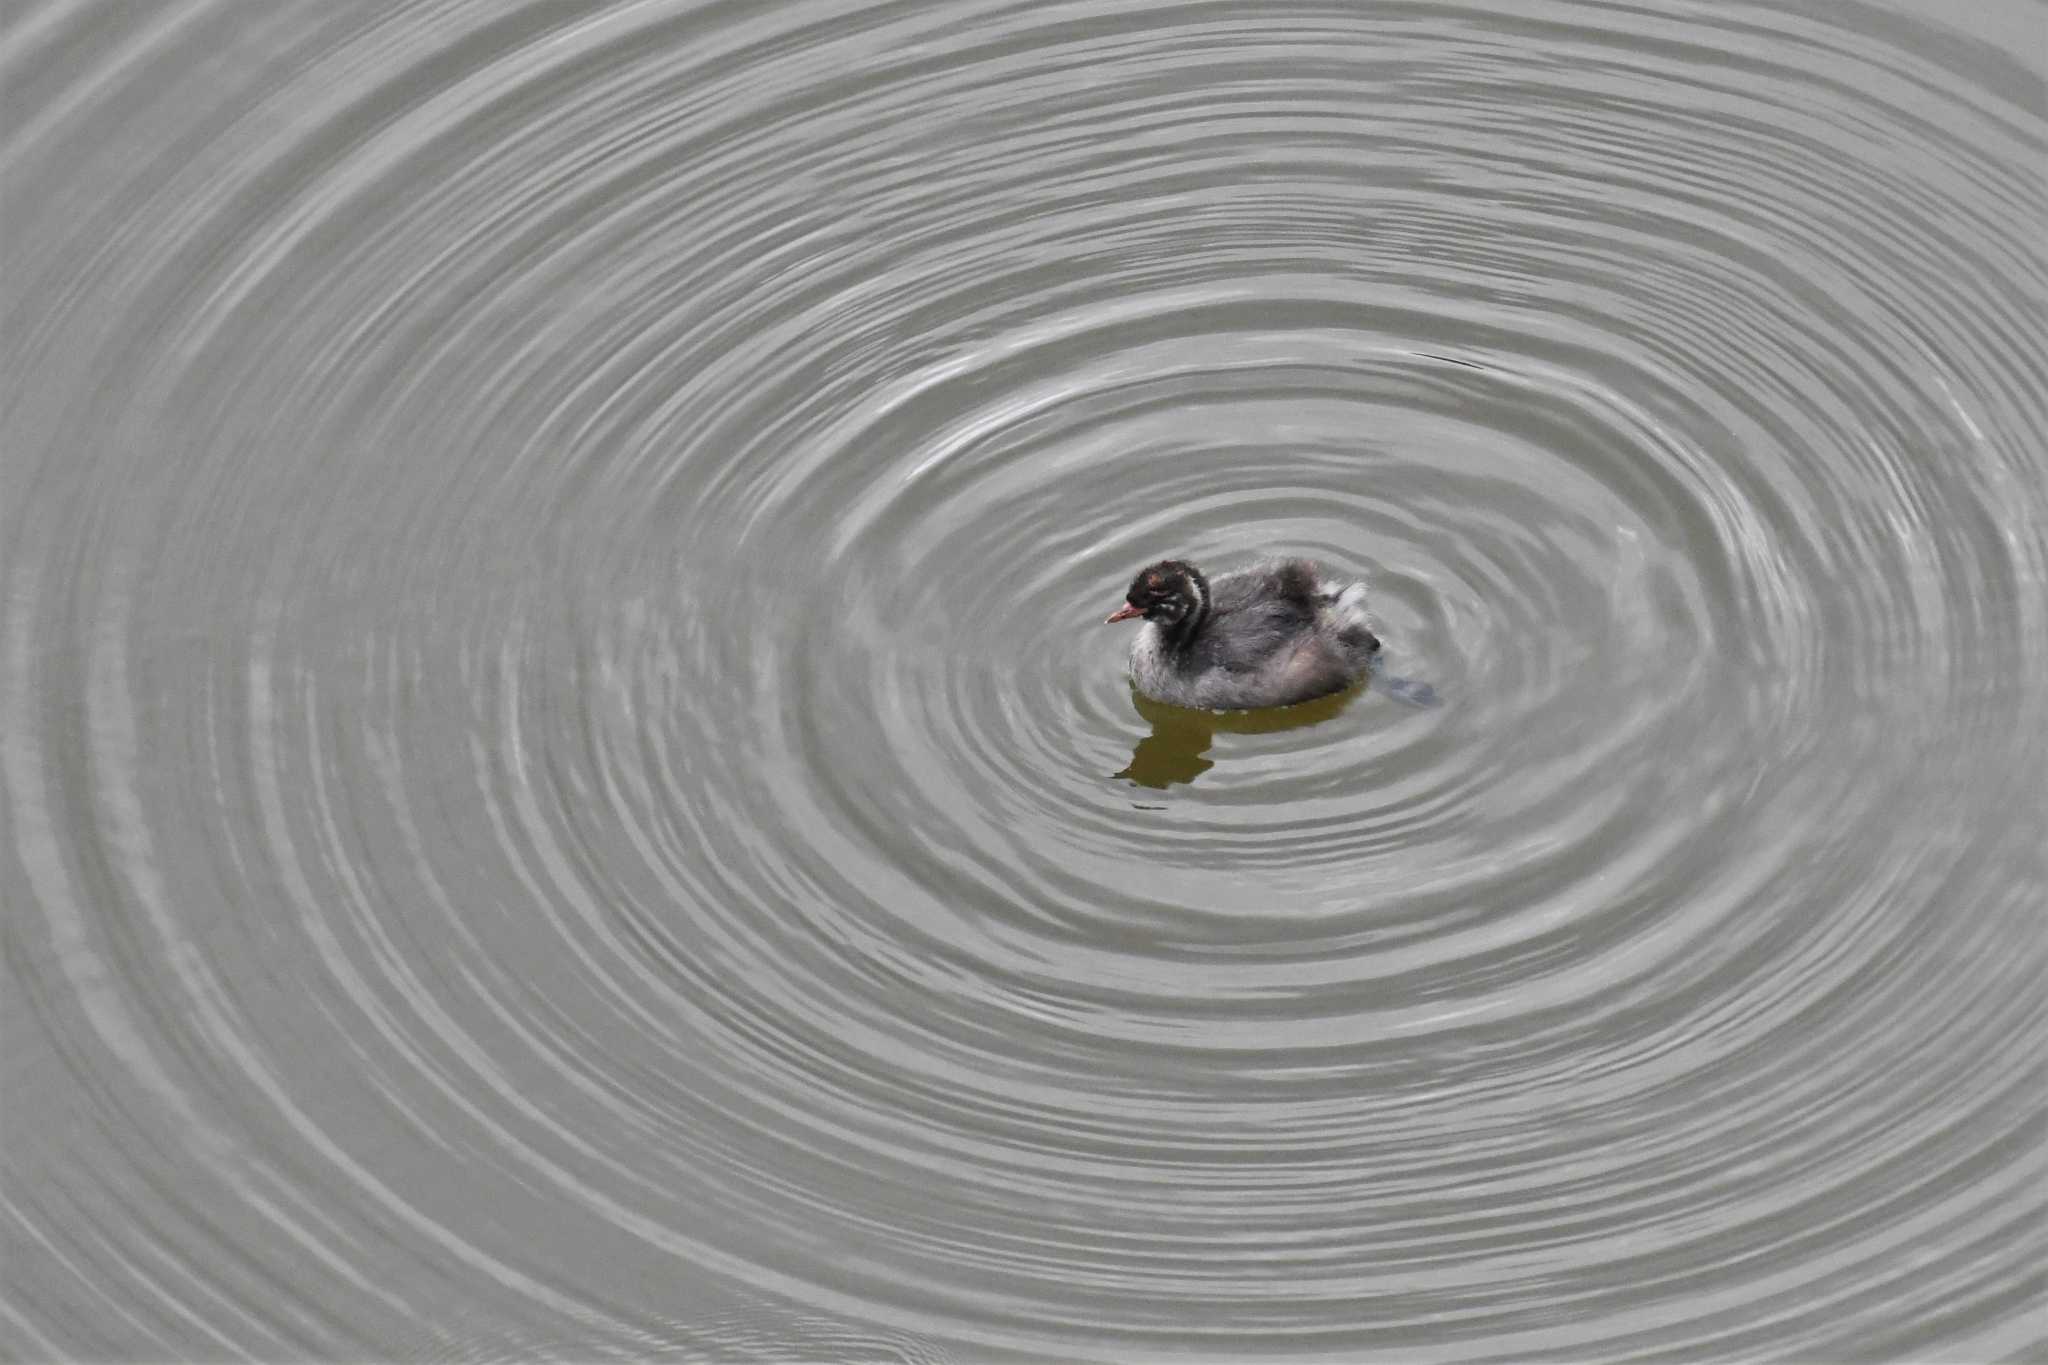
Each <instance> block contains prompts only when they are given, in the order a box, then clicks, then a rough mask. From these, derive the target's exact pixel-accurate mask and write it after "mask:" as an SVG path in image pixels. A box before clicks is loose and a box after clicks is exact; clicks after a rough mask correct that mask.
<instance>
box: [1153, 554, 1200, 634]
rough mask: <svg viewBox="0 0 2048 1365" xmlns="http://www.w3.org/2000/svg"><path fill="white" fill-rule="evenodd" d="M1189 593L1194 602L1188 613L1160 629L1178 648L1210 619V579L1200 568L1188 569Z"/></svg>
mask: <svg viewBox="0 0 2048 1365" xmlns="http://www.w3.org/2000/svg"><path fill="white" fill-rule="evenodd" d="M1188 595H1189V596H1190V597H1192V598H1194V602H1193V603H1192V604H1191V605H1190V606H1189V607H1188V614H1187V615H1185V616H1183V617H1181V618H1180V620H1178V621H1175V622H1173V623H1172V624H1170V625H1163V626H1161V627H1160V631H1161V633H1162V634H1164V635H1165V636H1166V638H1167V640H1168V641H1169V642H1170V643H1171V644H1173V645H1174V646H1175V647H1176V648H1179V647H1180V646H1183V645H1185V644H1187V642H1188V641H1190V640H1192V639H1194V638H1195V632H1197V631H1199V630H1200V629H1201V628H1202V623H1203V622H1204V621H1206V620H1208V619H1209V580H1208V579H1206V578H1204V577H1202V574H1201V571H1200V570H1199V569H1189V570H1188Z"/></svg>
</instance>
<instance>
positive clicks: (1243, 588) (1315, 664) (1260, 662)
mask: <svg viewBox="0 0 2048 1365" xmlns="http://www.w3.org/2000/svg"><path fill="white" fill-rule="evenodd" d="M1135 616H1142V617H1144V618H1145V624H1144V625H1143V626H1142V627H1140V628H1139V630H1138V638H1137V639H1136V640H1135V641H1134V642H1133V643H1132V645H1131V681H1133V682H1134V683H1136V684H1137V687H1138V691H1140V692H1141V693H1143V694H1144V695H1146V696H1148V697H1150V698H1152V699H1153V700H1154V701H1162V702H1166V703H1168V704H1169V705H1173V706H1189V707H1195V708H1198V709H1201V710H1206V711H1240V710H1250V709H1253V708H1256V707H1265V706H1292V705H1293V704H1294V703H1296V702H1302V701H1307V700H1309V699H1310V698H1312V697H1320V696H1324V695H1327V694H1328V693H1331V692H1341V691H1343V690H1344V689H1345V688H1347V687H1349V686H1351V685H1352V684H1353V683H1355V682H1357V681H1358V680H1359V679H1360V678H1362V677H1364V676H1365V674H1366V669H1367V667H1368V666H1369V665H1370V664H1371V662H1372V657H1373V655H1374V654H1375V653H1376V652H1378V650H1379V647H1380V642H1379V637H1378V636H1376V635H1374V634H1373V633H1372V629H1371V627H1370V626H1368V625H1367V624H1366V614H1365V584H1363V583H1336V582H1331V581H1329V580H1327V579H1326V578H1325V577H1324V576H1323V569H1322V568H1321V566H1320V565H1317V564H1316V563H1314V562H1313V561H1310V560H1306V559H1268V560H1263V561H1261V562H1259V563H1257V564H1254V565H1252V566H1251V567H1250V568H1247V569H1239V570H1237V571H1236V572H1234V573H1227V574H1219V575H1218V576H1217V577H1216V578H1215V579H1214V580H1211V579H1209V578H1206V577H1204V576H1203V574H1202V572H1201V570H1199V569H1197V568H1196V567H1195V566H1194V565H1192V564H1190V563H1188V562H1187V561H1185V560H1180V559H1162V560H1160V561H1159V562H1158V563H1157V564H1152V565H1149V566H1147V567H1146V568H1143V569H1140V570H1139V571H1138V576H1137V577H1136V578H1134V579H1132V580H1131V590H1130V591H1129V592H1128V593H1126V594H1125V595H1124V604H1123V605H1122V606H1121V607H1118V608H1117V609H1116V610H1115V611H1113V612H1111V613H1110V615H1109V620H1110V621H1128V620H1130V619H1131V618H1132V617H1135Z"/></svg>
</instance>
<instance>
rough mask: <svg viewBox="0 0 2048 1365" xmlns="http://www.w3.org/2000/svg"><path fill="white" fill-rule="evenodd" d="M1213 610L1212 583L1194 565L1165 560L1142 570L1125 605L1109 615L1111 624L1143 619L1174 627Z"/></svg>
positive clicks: (1126, 597)
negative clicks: (1210, 600)
mask: <svg viewBox="0 0 2048 1365" xmlns="http://www.w3.org/2000/svg"><path fill="white" fill-rule="evenodd" d="M1208 609H1209V584H1208V582H1207V581H1206V580H1205V579H1204V578H1203V577H1202V575H1201V573H1200V571H1199V570H1197V569H1196V568H1195V566H1194V565H1192V564H1189V563H1187V562H1186V561H1185V560H1179V559H1162V560H1160V561H1159V562H1158V563H1157V564H1153V565H1150V566H1148V567H1146V568H1143V569H1140V570H1139V571H1138V576H1137V577H1136V578H1134V579H1132V580H1131V590H1130V591H1129V592H1127V593H1125V594H1124V604H1123V605H1122V606H1121V607H1118V608H1117V609H1116V610H1115V611H1113V612H1111V613H1110V614H1109V619H1110V620H1111V621H1128V620H1130V619H1131V618H1132V617H1133V616H1142V617H1144V618H1145V619H1146V620H1147V621H1157V622H1159V623H1160V624H1161V625H1164V626H1168V627H1172V626H1177V625H1179V624H1180V623H1181V622H1183V621H1186V620H1189V619H1190V618H1196V619H1199V618H1200V616H1201V615H1202V614H1203V613H1205V612H1207V611H1208Z"/></svg>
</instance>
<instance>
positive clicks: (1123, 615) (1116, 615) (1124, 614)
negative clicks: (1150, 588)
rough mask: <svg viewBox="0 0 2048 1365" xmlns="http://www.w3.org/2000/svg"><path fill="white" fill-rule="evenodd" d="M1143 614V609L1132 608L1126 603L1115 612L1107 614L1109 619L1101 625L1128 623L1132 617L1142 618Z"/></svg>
mask: <svg viewBox="0 0 2048 1365" xmlns="http://www.w3.org/2000/svg"><path fill="white" fill-rule="evenodd" d="M1144 614H1145V609H1144V608H1143V607H1134V606H1132V605H1131V604H1130V603H1128V602H1126V603H1124V604H1123V605H1122V606H1120V607H1118V608H1117V609H1116V610H1115V611H1113V612H1111V613H1110V614H1109V619H1108V620H1107V621H1104V622H1103V623H1102V624H1103V625H1105V626H1108V625H1114V624H1116V623H1117V622H1118V621H1128V620H1130V619H1131V618H1132V617H1133V616H1143V615H1144Z"/></svg>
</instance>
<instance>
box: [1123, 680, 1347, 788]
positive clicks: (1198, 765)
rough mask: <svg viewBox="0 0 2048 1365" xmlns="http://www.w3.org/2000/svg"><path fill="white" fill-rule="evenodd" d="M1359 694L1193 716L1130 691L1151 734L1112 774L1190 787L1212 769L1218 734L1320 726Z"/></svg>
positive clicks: (1149, 784) (1184, 709) (1144, 782)
mask: <svg viewBox="0 0 2048 1365" xmlns="http://www.w3.org/2000/svg"><path fill="white" fill-rule="evenodd" d="M1364 690H1365V688H1364V686H1363V685H1359V686H1353V687H1348V688H1346V689H1345V690H1343V691H1342V692H1332V693H1331V694H1330V695H1329V696H1327V697H1317V698H1316V699H1315V700H1313V701H1305V702H1300V703H1298V704H1296V705H1294V706H1273V707H1267V708H1266V709H1264V710H1261V711H1195V710H1190V709H1189V708H1187V707H1185V706H1169V705H1167V704H1166V703H1165V702H1158V701H1153V700H1152V699H1151V698H1150V697H1147V696H1144V695H1142V694H1141V693H1139V692H1137V691H1136V690H1135V689H1134V690H1133V691H1132V692H1131V703H1132V704H1133V705H1134V706H1136V707H1137V708H1138V714H1139V715H1141V716H1143V717H1144V718H1145V719H1146V720H1147V721H1149V722H1151V725H1152V733H1151V734H1149V735H1146V736H1145V737H1144V738H1143V739H1141V740H1139V741H1138V747H1137V748H1135V749H1133V750H1132V751H1131V761H1130V764H1129V766H1127V767H1126V768H1125V769H1124V770H1123V771H1122V772H1120V773H1118V774H1116V775H1117V776H1118V777H1121V778H1127V779H1129V780H1130V781H1132V782H1135V783H1136V784H1137V785H1139V786H1141V787H1152V788H1155V789H1157V790H1162V791H1163V790H1164V789H1166V788H1167V787H1171V786H1173V785H1174V784H1176V783H1187V782H1192V781H1194V780H1195V779H1196V778H1198V777H1200V776H1201V775H1202V774H1203V773H1205V772H1207V771H1209V769H1210V768H1212V767H1214V766H1215V760H1214V759H1211V758H1209V757H1207V754H1208V752H1209V746H1210V745H1211V744H1213V743H1215V742H1216V736H1217V735H1218V734H1226V735H1270V734H1274V733H1276V732H1278V731H1281V730H1299V729H1301V728H1303V727H1304V726H1309V725H1320V724H1321V723H1322V722H1324V721H1326V720H1331V719H1333V718H1335V717H1336V716H1339V715H1341V714H1343V712H1344V709H1345V708H1346V707H1348V706H1350V705H1351V703H1352V702H1353V701H1355V700H1356V699H1357V697H1358V694H1359V693H1361V692H1363V691H1364Z"/></svg>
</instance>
